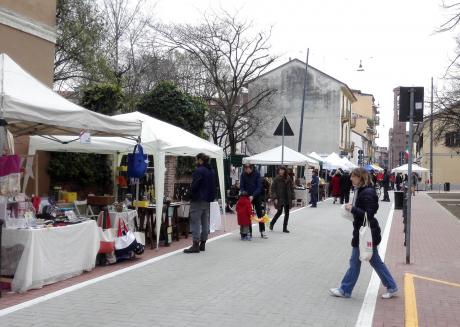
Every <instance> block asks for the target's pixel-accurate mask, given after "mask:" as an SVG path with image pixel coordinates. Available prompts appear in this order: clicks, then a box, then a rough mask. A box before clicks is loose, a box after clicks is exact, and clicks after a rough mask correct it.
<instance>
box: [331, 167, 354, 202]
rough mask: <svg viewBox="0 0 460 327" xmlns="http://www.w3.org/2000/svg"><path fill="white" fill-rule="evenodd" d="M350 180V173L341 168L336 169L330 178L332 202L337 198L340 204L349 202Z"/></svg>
mask: <svg viewBox="0 0 460 327" xmlns="http://www.w3.org/2000/svg"><path fill="white" fill-rule="evenodd" d="M351 187H352V185H351V180H350V174H349V173H348V172H347V171H343V170H342V169H337V170H336V171H335V172H334V173H333V176H332V178H331V186H330V189H331V194H332V196H333V198H334V202H333V203H334V204H335V203H337V200H339V201H340V204H344V203H348V202H350V191H351Z"/></svg>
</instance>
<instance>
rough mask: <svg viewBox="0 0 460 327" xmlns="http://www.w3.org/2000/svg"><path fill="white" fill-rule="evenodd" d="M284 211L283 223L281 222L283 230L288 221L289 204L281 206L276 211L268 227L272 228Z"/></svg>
mask: <svg viewBox="0 0 460 327" xmlns="http://www.w3.org/2000/svg"><path fill="white" fill-rule="evenodd" d="M283 209H284V221H283V230H285V229H286V228H287V225H288V221H289V204H285V205H282V206H281V207H280V208H279V209H278V211H277V212H276V214H275V217H273V220H272V221H271V222H270V225H272V226H274V225H275V224H276V221H277V220H278V218H279V217H280V216H281V214H282V213H283Z"/></svg>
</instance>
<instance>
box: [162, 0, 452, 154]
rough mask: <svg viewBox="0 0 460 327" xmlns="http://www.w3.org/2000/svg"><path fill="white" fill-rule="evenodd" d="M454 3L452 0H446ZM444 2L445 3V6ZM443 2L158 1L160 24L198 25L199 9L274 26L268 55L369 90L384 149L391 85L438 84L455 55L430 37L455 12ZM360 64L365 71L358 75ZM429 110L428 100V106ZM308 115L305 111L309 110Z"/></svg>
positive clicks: (447, 37)
mask: <svg viewBox="0 0 460 327" xmlns="http://www.w3.org/2000/svg"><path fill="white" fill-rule="evenodd" d="M450 2H452V1H450ZM446 3H449V1H446ZM441 5H442V1H441V0H385V1H382V0H380V1H374V0H350V1H344V0H321V1H319V0H316V1H314V0H303V1H302V0H284V1H280V0H214V1H212V0H193V1H192V0H158V1H156V5H155V9H154V12H155V16H156V18H157V19H158V20H160V21H162V22H172V21H174V22H188V23H197V22H199V20H200V16H201V13H202V12H203V11H210V10H219V8H224V9H226V10H228V11H235V10H238V11H239V12H240V13H241V15H242V16H243V17H245V18H249V19H251V20H253V21H254V24H255V25H256V28H262V29H264V28H267V27H269V26H273V34H272V39H271V44H272V52H273V53H274V54H276V55H279V56H280V59H279V60H278V63H277V64H282V63H284V62H286V61H287V60H288V58H289V57H292V58H294V57H297V58H299V59H302V60H305V56H306V49H307V48H310V64H311V65H312V66H314V67H316V68H318V69H320V70H323V71H324V72H326V73H328V74H329V75H332V76H334V77H336V78H338V79H340V80H341V81H343V82H345V83H346V84H348V86H349V87H351V88H355V89H360V90H362V91H363V92H365V93H372V94H374V96H375V98H376V102H377V103H379V104H380V112H381V114H380V116H381V123H380V127H379V135H380V138H379V139H378V141H377V143H378V144H379V145H381V146H387V145H388V129H389V128H390V127H391V125H392V117H393V93H392V90H393V88H394V87H396V86H399V85H402V86H425V94H426V95H429V93H430V78H431V76H433V77H434V81H435V86H436V85H438V87H440V86H441V84H442V80H441V79H442V76H443V75H444V73H445V70H446V67H447V66H448V64H449V59H451V58H452V57H453V56H454V50H455V47H456V43H455V40H454V35H455V33H454V32H447V33H442V34H440V33H435V30H436V29H437V28H438V27H439V26H440V25H441V24H442V23H443V22H444V21H446V19H448V17H450V16H449V15H451V14H452V13H451V12H450V13H449V12H448V11H446V10H445V9H442V8H441ZM360 60H362V64H363V68H364V70H365V71H364V72H357V71H356V69H357V67H358V65H359V61H360ZM425 106H426V108H427V109H426V110H429V103H426V104H425ZM307 110H308V108H307Z"/></svg>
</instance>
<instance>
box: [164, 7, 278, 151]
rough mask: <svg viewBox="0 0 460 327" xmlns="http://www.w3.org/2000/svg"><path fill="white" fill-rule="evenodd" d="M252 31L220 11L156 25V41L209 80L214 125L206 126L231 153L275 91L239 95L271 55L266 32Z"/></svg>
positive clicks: (252, 130) (256, 122) (252, 128)
mask: <svg viewBox="0 0 460 327" xmlns="http://www.w3.org/2000/svg"><path fill="white" fill-rule="evenodd" d="M252 29H253V26H252V24H251V23H250V22H247V21H244V20H240V19H239V18H238V17H237V15H236V14H235V15H231V14H229V13H228V12H224V11H222V12H220V13H219V14H212V15H206V14H205V15H203V23H202V24H200V25H197V26H195V25H190V24H173V25H158V26H156V30H157V31H158V34H159V39H160V44H161V45H163V46H166V47H167V48H168V49H170V50H171V51H175V50H177V49H180V50H182V51H185V52H186V53H188V54H190V55H191V56H193V57H194V58H195V59H196V60H197V61H198V62H199V63H200V64H201V65H202V67H204V72H205V74H204V76H203V78H204V80H207V81H210V82H211V84H212V91H213V94H212V99H213V101H215V103H216V106H215V108H211V109H210V116H211V117H212V118H211V123H212V124H216V125H214V126H213V127H212V129H213V130H214V131H215V133H216V135H217V138H219V137H221V138H222V139H223V138H224V137H223V135H222V134H224V135H225V138H226V139H227V141H228V147H229V149H230V153H231V154H235V152H236V146H237V144H238V143H239V142H242V141H244V139H245V138H246V137H248V136H250V135H253V134H254V133H255V132H256V131H257V129H258V128H259V127H260V124H261V121H262V118H261V117H257V115H256V114H255V112H256V110H257V109H258V108H259V107H260V106H261V105H262V104H263V102H264V101H266V100H268V99H269V98H270V97H271V95H272V94H273V93H274V92H275V90H272V89H268V88H267V89H262V90H260V91H259V92H257V93H256V94H254V96H252V97H251V98H248V96H247V94H246V95H245V94H243V93H244V91H245V86H246V85H247V83H248V82H249V81H251V80H253V79H255V78H257V77H259V76H260V75H261V74H262V73H264V71H266V69H267V68H268V67H269V66H270V64H272V63H273V61H274V60H275V59H276V58H275V57H274V56H272V55H270V53H269V50H270V45H269V40H270V35H271V30H270V31H268V32H258V33H255V34H254V33H252ZM251 94H252V93H251ZM222 126H224V127H223V128H222ZM218 130H220V131H221V132H220V134H219V132H218ZM216 135H214V136H216ZM214 136H213V137H214Z"/></svg>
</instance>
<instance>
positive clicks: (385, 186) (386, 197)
mask: <svg viewBox="0 0 460 327" xmlns="http://www.w3.org/2000/svg"><path fill="white" fill-rule="evenodd" d="M382 185H383V200H382V201H385V202H390V196H389V195H388V189H389V188H390V175H388V170H387V169H386V168H385V169H384V171H383V180H382Z"/></svg>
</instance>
